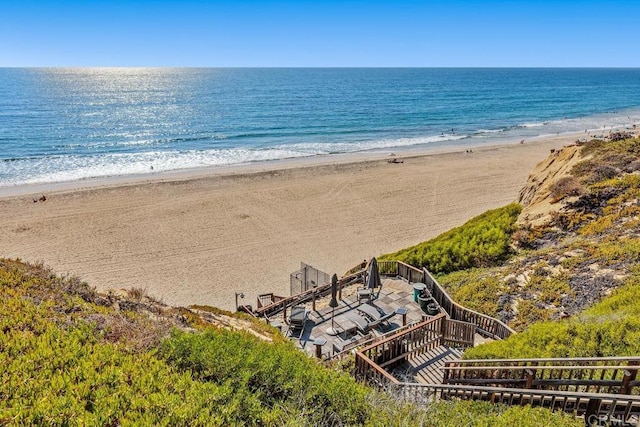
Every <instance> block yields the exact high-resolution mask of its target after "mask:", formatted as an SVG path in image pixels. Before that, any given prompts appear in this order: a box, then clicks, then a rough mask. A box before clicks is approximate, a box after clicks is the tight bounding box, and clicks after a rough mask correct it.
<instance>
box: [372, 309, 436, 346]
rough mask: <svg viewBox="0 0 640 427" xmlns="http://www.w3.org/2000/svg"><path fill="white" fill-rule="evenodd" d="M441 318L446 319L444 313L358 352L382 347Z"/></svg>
mask: <svg viewBox="0 0 640 427" xmlns="http://www.w3.org/2000/svg"><path fill="white" fill-rule="evenodd" d="M443 318H446V315H445V314H444V313H440V314H438V315H437V316H434V317H432V318H430V319H427V320H424V321H422V322H419V323H416V324H414V325H413V326H412V327H410V328H408V329H406V330H405V331H403V332H401V333H398V334H393V335H391V336H389V337H387V338H385V339H383V340H381V341H378V342H376V343H373V344H371V345H370V346H368V347H365V348H363V349H362V350H360V351H361V352H366V351H368V350H370V349H372V348H374V347H377V346H381V345H384V344H385V343H387V342H389V341H392V340H394V339H398V338H399V337H401V336H404V335H407V334H409V333H411V332H413V331H415V330H418V329H422V328H423V327H424V326H425V325H428V324H431V323H435V322H436V321H438V320H440V319H443Z"/></svg>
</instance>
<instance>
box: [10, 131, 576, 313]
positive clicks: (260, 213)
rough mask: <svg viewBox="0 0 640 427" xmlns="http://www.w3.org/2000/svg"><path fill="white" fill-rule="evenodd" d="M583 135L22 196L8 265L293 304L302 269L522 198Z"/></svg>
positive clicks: (339, 262)
mask: <svg viewBox="0 0 640 427" xmlns="http://www.w3.org/2000/svg"><path fill="white" fill-rule="evenodd" d="M575 139H576V138H575V136H565V137H557V138H549V139H540V140H536V141H535V142H534V141H531V142H529V141H527V142H526V143H524V144H517V143H516V144H510V145H504V146H498V147H486V148H474V149H473V152H472V153H468V152H466V151H465V150H464V149H462V150H460V149H457V151H455V152H440V153H419V152H404V153H403V154H399V153H396V158H398V159H400V160H401V161H402V163H397V164H394V163H389V162H388V161H387V160H388V159H389V157H388V153H385V154H384V155H383V154H378V155H377V157H376V156H373V157H372V156H369V157H367V156H364V157H361V158H355V157H344V158H339V157H331V156H329V157H326V158H322V159H315V160H313V161H311V162H310V161H308V160H307V161H305V160H302V161H297V162H289V163H273V164H261V165H258V166H253V167H251V168H248V169H242V168H236V169H233V168H230V169H228V170H224V171H220V170H215V171H214V170H211V171H195V172H194V171H191V172H188V173H176V174H170V175H168V174H166V175H160V176H157V177H155V178H154V179H149V178H148V177H146V178H145V179H144V180H142V179H140V178H138V179H128V180H125V181H123V180H115V181H110V182H109V181H107V182H101V183H98V184H93V185H92V186H89V188H80V187H84V186H86V185H87V184H86V183H71V184H65V185H64V186H54V187H45V186H41V187H35V188H34V187H24V188H13V189H11V191H10V192H5V194H4V196H3V197H1V198H0V212H2V215H1V216H0V234H1V235H2V239H0V256H3V257H11V258H16V257H17V258H21V259H23V260H27V261H41V262H43V263H44V264H45V265H48V266H50V267H52V268H53V269H54V270H55V271H56V272H59V273H63V274H71V275H78V276H80V277H82V278H83V279H84V280H86V281H87V282H89V283H90V284H91V285H92V286H95V287H96V288H98V289H99V290H107V289H119V288H126V289H129V288H131V287H137V288H146V289H147V291H148V293H149V294H150V295H152V296H154V297H157V298H159V299H162V300H163V301H164V302H166V303H169V304H172V305H190V304H208V305H213V306H218V307H221V308H224V309H232V308H233V305H234V296H235V294H234V293H235V292H236V291H238V292H239V291H242V292H244V294H245V295H246V298H245V300H244V301H243V302H244V303H248V304H252V305H255V299H256V296H257V295H258V294H260V293H266V292H275V293H277V294H280V295H288V294H289V274H290V273H291V272H293V271H295V270H297V269H298V268H299V263H300V262H301V261H303V262H305V263H308V264H311V265H313V266H314V267H317V268H319V269H320V270H323V271H325V272H328V273H330V274H331V273H338V275H341V274H342V273H343V272H344V271H345V270H346V269H348V268H350V267H352V266H353V265H355V264H357V263H358V262H360V261H361V260H362V259H364V258H370V257H372V256H376V255H379V254H383V253H388V252H392V251H395V250H398V249H401V248H404V247H406V246H409V245H413V244H415V243H418V242H421V241H424V240H426V239H429V238H432V237H434V236H436V235H438V234H439V233H442V232H444V231H446V230H448V229H450V228H452V227H455V226H458V225H460V224H462V223H464V222H465V221H467V220H468V219H470V218H472V217H473V216H475V215H478V214H480V213H482V212H484V211H485V210H487V209H492V208H496V207H500V206H503V205H505V204H507V203H510V202H512V201H515V200H516V199H517V196H518V192H519V190H520V189H521V187H522V186H523V185H524V184H525V182H526V178H527V176H528V175H529V173H530V172H531V171H532V169H533V167H534V166H535V165H536V164H537V163H538V162H540V161H542V160H543V159H544V158H545V157H546V156H547V155H548V154H549V151H550V150H551V149H554V148H559V147H561V146H563V145H568V144H570V143H572V142H573V141H574V140H575ZM41 193H44V194H46V197H47V200H46V201H44V202H37V203H34V202H33V199H34V197H39V196H40V195H41ZM36 195H37V196H36Z"/></svg>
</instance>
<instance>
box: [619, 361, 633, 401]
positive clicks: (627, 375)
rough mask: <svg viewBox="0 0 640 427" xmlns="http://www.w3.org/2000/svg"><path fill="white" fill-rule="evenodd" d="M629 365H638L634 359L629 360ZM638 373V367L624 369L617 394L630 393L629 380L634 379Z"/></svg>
mask: <svg viewBox="0 0 640 427" xmlns="http://www.w3.org/2000/svg"><path fill="white" fill-rule="evenodd" d="M629 366H638V362H637V361H635V360H631V361H629ZM637 375H638V368H635V369H625V370H624V378H622V384H621V385H620V390H619V391H618V393H619V394H631V381H634V380H635V379H636V376H637Z"/></svg>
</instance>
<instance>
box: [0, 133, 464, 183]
mask: <svg viewBox="0 0 640 427" xmlns="http://www.w3.org/2000/svg"><path fill="white" fill-rule="evenodd" d="M466 137H467V136H466V135H446V134H445V135H438V136H427V137H417V138H400V139H381V140H377V141H362V142H355V143H353V142H350V143H299V144H288V145H279V146H274V147H270V148H264V149H249V148H229V149H214V150H183V151H152V152H142V153H108V154H102V155H92V156H48V157H43V158H34V159H20V160H17V161H11V162H9V161H4V162H0V186H15V185H20V184H42V183H55V182H66V181H76V180H82V179H89V178H102V177H110V176H123V175H138V174H148V173H152V172H166V171H175V170H180V169H191V168H202V167H214V166H226V165H234V164H245V163H251V162H262V161H269V160H278V159H291V158H299V157H308V156H314V155H321V154H332V153H348V152H358V151H369V150H381V149H388V148H397V147H407V146H415V145H422V144H430V143H434V142H447V141H455V140H459V139H462V138H466Z"/></svg>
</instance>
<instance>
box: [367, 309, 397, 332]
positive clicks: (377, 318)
mask: <svg viewBox="0 0 640 427" xmlns="http://www.w3.org/2000/svg"><path fill="white" fill-rule="evenodd" d="M358 311H359V312H360V313H362V314H363V315H364V316H365V317H366V318H368V320H369V329H371V328H375V327H376V326H378V325H379V324H381V323H383V322H387V321H388V320H389V319H391V318H392V317H393V316H395V315H396V312H395V311H392V312H391V313H385V312H384V311H383V310H381V309H380V308H378V307H375V306H373V305H371V304H362V305H360V306H358Z"/></svg>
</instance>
